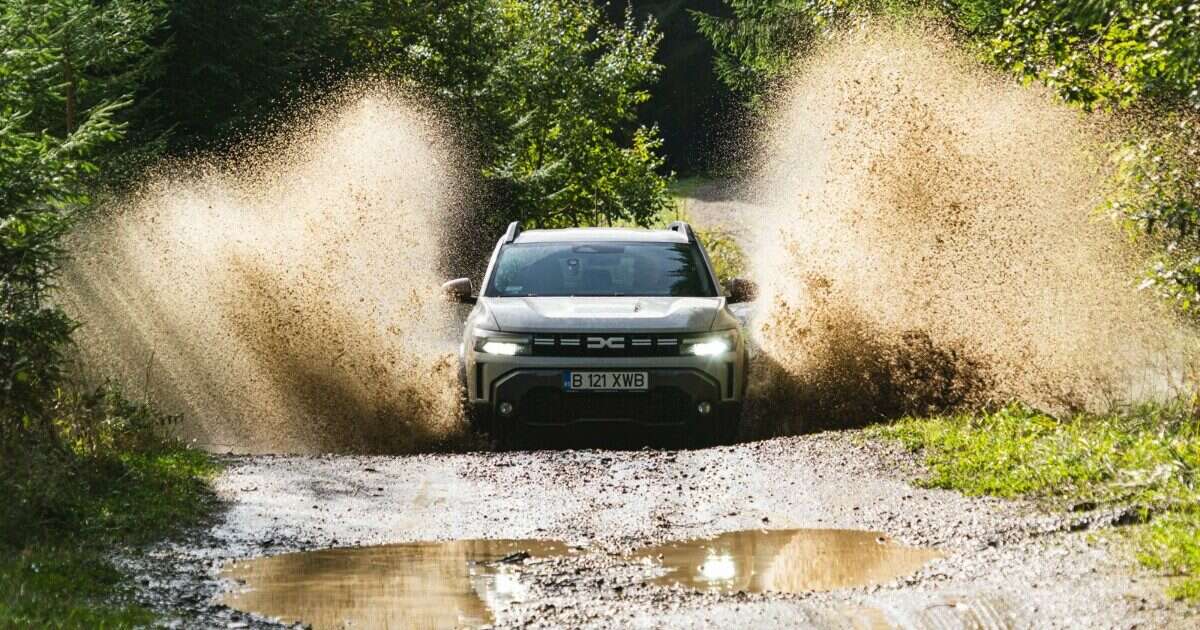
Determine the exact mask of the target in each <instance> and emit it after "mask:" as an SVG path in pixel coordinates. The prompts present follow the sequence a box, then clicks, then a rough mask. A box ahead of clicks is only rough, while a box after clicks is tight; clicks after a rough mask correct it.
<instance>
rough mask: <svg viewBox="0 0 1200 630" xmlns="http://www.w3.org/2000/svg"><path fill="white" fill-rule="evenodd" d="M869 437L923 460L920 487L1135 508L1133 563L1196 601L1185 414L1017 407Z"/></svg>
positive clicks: (1194, 468)
mask: <svg viewBox="0 0 1200 630" xmlns="http://www.w3.org/2000/svg"><path fill="white" fill-rule="evenodd" d="M871 431H872V433H873V434H875V435H879V436H883V437H887V438H891V439H895V440H899V441H900V442H901V443H902V444H904V445H905V446H906V447H907V448H909V449H912V450H920V451H922V452H923V453H924V456H925V460H926V464H927V465H928V467H929V471H930V475H929V477H928V478H927V479H925V480H923V481H922V483H923V484H925V485H928V486H931V487H937V488H949V489H954V490H958V491H960V492H963V493H965V494H968V495H993V496H1000V497H1018V496H1032V497H1037V498H1041V499H1043V500H1048V501H1051V502H1056V503H1059V504H1062V505H1068V504H1074V505H1081V504H1082V505H1085V506H1091V505H1097V506H1099V505H1122V506H1127V505H1131V506H1134V507H1135V508H1136V509H1138V511H1139V512H1140V513H1141V515H1142V516H1144V517H1145V518H1147V519H1149V522H1148V524H1146V525H1144V526H1140V527H1138V528H1137V530H1136V534H1135V540H1136V544H1137V549H1138V552H1137V556H1138V559H1139V560H1140V561H1141V562H1142V563H1143V564H1144V565H1145V566H1147V567H1150V568H1153V569H1156V570H1159V571H1162V572H1164V573H1167V574H1169V575H1173V576H1178V577H1179V579H1178V580H1174V581H1173V583H1172V586H1171V587H1170V594H1171V595H1172V596H1175V597H1179V598H1185V599H1189V600H1193V601H1197V600H1200V504H1198V500H1200V488H1198V487H1197V472H1198V471H1200V421H1198V420H1197V418H1196V416H1195V414H1194V411H1193V408H1192V407H1191V405H1188V404H1184V403H1177V404H1169V405H1142V406H1138V407H1133V408H1129V409H1124V410H1121V411H1119V412H1114V413H1109V414H1079V415H1073V416H1070V417H1065V418H1056V417H1054V416H1051V415H1049V414H1046V413H1042V412H1038V411H1036V410H1033V409H1029V408H1027V407H1024V406H1021V405H1012V406H1008V407H1005V408H1003V409H1000V410H998V411H995V412H992V413H981V414H959V415H949V416H938V417H928V418H904V419H902V420H899V421H897V422H895V423H893V424H890V425H886V426H880V427H876V428H874V429H872V430H871Z"/></svg>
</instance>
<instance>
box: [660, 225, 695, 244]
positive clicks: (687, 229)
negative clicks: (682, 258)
mask: <svg viewBox="0 0 1200 630" xmlns="http://www.w3.org/2000/svg"><path fill="white" fill-rule="evenodd" d="M667 229H668V230H671V231H672V232H679V233H680V234H682V235H684V236H686V237H687V240H688V242H689V243H692V242H695V240H696V233H695V232H693V231H692V226H690V225H688V224H687V222H686V221H672V222H671V224H670V225H668V226H667Z"/></svg>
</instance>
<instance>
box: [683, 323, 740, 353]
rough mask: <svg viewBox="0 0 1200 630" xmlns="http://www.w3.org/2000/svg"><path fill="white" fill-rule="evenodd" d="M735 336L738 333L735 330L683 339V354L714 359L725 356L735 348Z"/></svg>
mask: <svg viewBox="0 0 1200 630" xmlns="http://www.w3.org/2000/svg"><path fill="white" fill-rule="evenodd" d="M737 336H738V332H737V331H736V330H726V331H724V332H719V333H714V334H711V335H703V336H699V337H692V338H691V339H685V340H684V341H683V353H684V354H691V355H695V356H698V357H715V356H717V355H721V354H725V353H726V352H729V351H730V350H733V349H734V348H736V347H737Z"/></svg>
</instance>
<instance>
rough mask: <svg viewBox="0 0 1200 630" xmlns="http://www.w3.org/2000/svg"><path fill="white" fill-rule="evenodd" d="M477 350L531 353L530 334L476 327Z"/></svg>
mask: <svg viewBox="0 0 1200 630" xmlns="http://www.w3.org/2000/svg"><path fill="white" fill-rule="evenodd" d="M475 351H476V352H482V353H484V354H500V355H505V356H513V355H517V354H529V336H528V335H514V334H511V333H502V332H498V331H495V330H485V329H483V328H476V329H475Z"/></svg>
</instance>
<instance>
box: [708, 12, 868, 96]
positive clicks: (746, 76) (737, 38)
mask: <svg viewBox="0 0 1200 630" xmlns="http://www.w3.org/2000/svg"><path fill="white" fill-rule="evenodd" d="M727 3H728V5H729V8H730V9H731V10H732V12H733V15H732V16H728V17H724V16H717V15H713V14H709V13H702V12H699V11H695V12H693V14H692V15H693V17H694V18H695V19H696V23H697V26H698V27H699V29H700V32H701V33H703V34H704V35H705V36H706V37H708V39H709V41H711V42H712V45H713V48H715V49H716V51H717V59H716V62H715V70H716V73H717V76H718V77H719V78H720V79H721V81H722V82H723V83H724V84H725V85H726V86H727V87H728V88H729V89H730V90H731V91H732V92H733V93H734V94H736V95H737V96H738V98H740V99H742V101H743V102H744V103H746V104H747V105H749V106H750V107H751V109H752V110H756V111H761V110H762V106H763V100H762V99H763V97H764V96H766V95H767V94H769V93H770V91H771V90H772V89H774V88H775V87H776V86H777V85H778V82H779V80H780V79H781V78H783V77H784V76H785V75H786V74H787V72H788V71H789V70H790V69H791V68H792V67H793V64H794V63H795V62H796V59H797V58H798V57H800V56H802V55H803V54H804V53H805V52H807V51H808V50H809V49H811V47H812V44H813V43H814V42H815V41H816V40H817V39H818V38H819V37H820V36H821V35H823V34H825V33H827V32H828V31H830V30H831V29H832V28H833V27H835V26H837V25H839V24H843V23H845V21H846V20H848V19H850V18H852V17H854V16H856V15H859V14H861V13H864V12H867V11H871V10H874V9H877V8H878V7H879V6H880V5H881V4H882V0H727Z"/></svg>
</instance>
